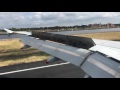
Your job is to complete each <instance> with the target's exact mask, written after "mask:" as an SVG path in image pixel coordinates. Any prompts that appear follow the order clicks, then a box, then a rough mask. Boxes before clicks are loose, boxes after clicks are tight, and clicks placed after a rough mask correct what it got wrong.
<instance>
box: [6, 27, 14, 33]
mask: <svg viewBox="0 0 120 90" xmlns="http://www.w3.org/2000/svg"><path fill="white" fill-rule="evenodd" d="M4 30H5V31H7V33H14V31H12V30H9V29H6V28H4Z"/></svg>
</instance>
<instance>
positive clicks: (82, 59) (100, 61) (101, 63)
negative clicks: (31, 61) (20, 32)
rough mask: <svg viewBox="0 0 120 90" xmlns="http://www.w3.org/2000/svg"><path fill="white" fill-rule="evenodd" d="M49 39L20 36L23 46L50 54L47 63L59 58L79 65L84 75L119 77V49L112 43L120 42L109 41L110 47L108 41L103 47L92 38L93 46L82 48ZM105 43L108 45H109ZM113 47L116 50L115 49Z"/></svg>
mask: <svg viewBox="0 0 120 90" xmlns="http://www.w3.org/2000/svg"><path fill="white" fill-rule="evenodd" d="M52 37H53V36H52ZM49 38H51V37H49ZM53 38H54V37H53ZM85 39H86V38H85ZM51 40H52V38H51ZM51 40H47V39H46V38H44V37H42V39H41V40H40V39H36V38H35V37H30V36H25V37H22V38H21V41H22V42H23V43H24V44H25V46H26V45H27V46H31V47H33V48H36V49H38V50H41V51H43V52H46V53H48V54H50V55H51V56H52V57H51V58H50V59H48V60H47V63H49V62H51V61H56V60H60V59H61V60H64V61H67V62H70V63H71V64H74V65H76V66H78V67H80V68H81V69H82V70H83V71H84V72H85V73H86V77H92V78H120V62H119V60H120V54H119V53H120V51H119V50H117V49H118V47H113V46H114V44H120V43H119V42H115V41H113V42H112V43H111V44H113V46H112V47H111V46H110V45H109V43H106V46H105V47H104V48H103V46H102V45H101V46H100V47H98V44H99V45H100V41H98V40H93V41H94V43H95V44H93V46H91V47H89V49H85V48H84V49H83V48H79V47H75V46H70V45H67V44H63V43H59V42H55V41H54V40H53V41H51ZM63 42H64V41H63ZM83 42H84V41H83ZM108 42H109V41H108ZM81 44H82V42H81ZM86 44H87V43H86ZM101 44H103V41H101ZM104 44H105V43H104ZM107 45H109V47H108V46H107ZM110 47H111V48H112V49H111V48H110ZM113 48H114V49H113ZM101 49H102V50H101ZM115 49H116V50H117V51H115ZM103 50H104V51H103ZM107 50H108V53H107ZM105 51H106V52H105ZM113 53H114V54H113ZM112 54H113V55H112ZM115 55H116V56H115Z"/></svg>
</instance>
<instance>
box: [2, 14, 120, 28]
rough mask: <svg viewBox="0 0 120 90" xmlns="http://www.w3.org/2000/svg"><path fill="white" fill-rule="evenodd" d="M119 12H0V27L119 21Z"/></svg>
mask: <svg viewBox="0 0 120 90" xmlns="http://www.w3.org/2000/svg"><path fill="white" fill-rule="evenodd" d="M119 21H120V12H0V28H4V27H6V28H11V27H18V28H19V27H35V26H37V27H44V26H60V25H62V26H64V25H81V24H90V23H120V22H119Z"/></svg>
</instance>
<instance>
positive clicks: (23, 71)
mask: <svg viewBox="0 0 120 90" xmlns="http://www.w3.org/2000/svg"><path fill="white" fill-rule="evenodd" d="M66 64H70V62H66V63H60V64H53V65H47V66H41V67H35V68H29V69H23V70H17V71H10V72H5V73H0V75H6V74H12V73H17V72H24V71H30V70H36V69H41V68H47V67H54V66H61V65H66Z"/></svg>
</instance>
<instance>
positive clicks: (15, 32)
mask: <svg viewBox="0 0 120 90" xmlns="http://www.w3.org/2000/svg"><path fill="white" fill-rule="evenodd" d="M4 30H5V31H6V32H7V33H8V34H23V35H32V33H31V32H27V31H12V30H9V29H6V28H4Z"/></svg>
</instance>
